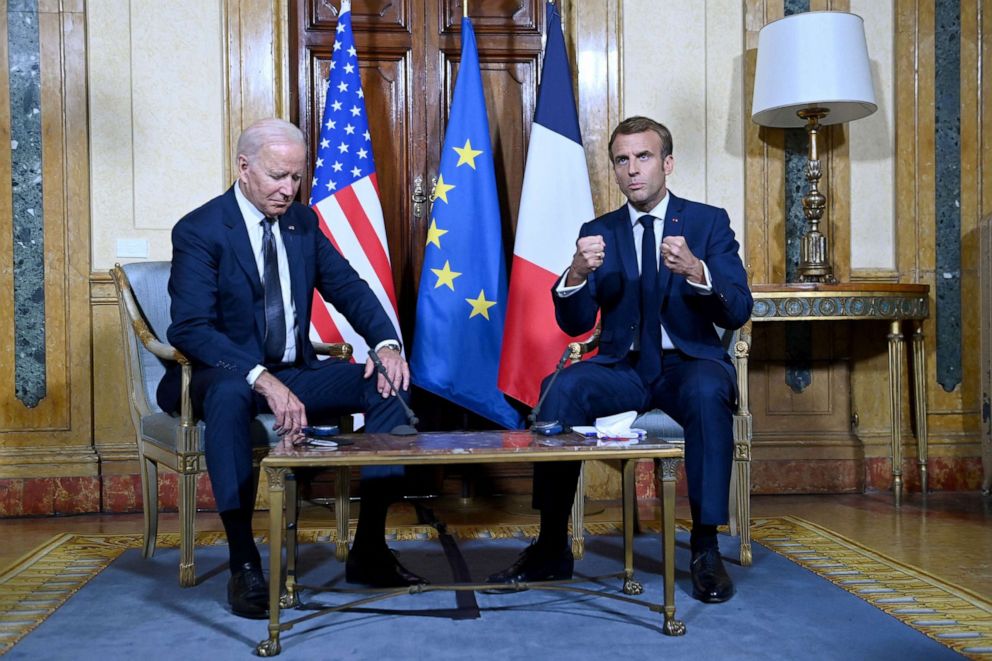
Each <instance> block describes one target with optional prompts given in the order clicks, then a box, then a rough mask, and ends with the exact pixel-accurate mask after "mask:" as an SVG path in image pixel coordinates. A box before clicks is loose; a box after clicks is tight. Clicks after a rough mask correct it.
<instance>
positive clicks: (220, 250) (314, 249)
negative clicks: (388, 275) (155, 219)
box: [159, 183, 396, 410]
mask: <svg viewBox="0 0 992 661" xmlns="http://www.w3.org/2000/svg"><path fill="white" fill-rule="evenodd" d="M235 185H237V183H235ZM279 229H280V233H281V235H282V240H283V243H284V244H285V246H286V257H287V261H288V262H289V273H290V281H291V282H290V285H291V289H292V296H293V303H294V305H295V307H296V321H297V333H296V346H297V352H298V354H299V358H300V360H301V361H302V363H303V364H305V365H311V364H313V363H314V362H315V361H316V360H317V356H316V353H315V352H314V350H313V346H312V345H311V343H310V340H309V338H308V335H309V331H310V310H311V308H310V306H311V304H312V302H313V291H314V289H316V290H317V291H318V292H320V295H321V296H323V297H324V299H325V300H327V301H328V302H329V303H331V304H332V305H333V306H334V307H335V308H336V309H337V310H338V311H339V312H341V313H342V314H343V315H344V316H345V317H346V318H347V319H348V321H349V323H351V325H352V327H353V328H354V329H355V330H356V331H357V332H358V333H359V334H361V335H362V337H364V338H365V339H366V341H368V343H369V344H370V345H372V346H375V345H376V344H378V343H379V342H381V341H383V340H387V339H396V331H395V330H394V329H393V325H392V323H391V322H390V320H389V317H388V316H386V313H385V312H384V311H383V309H382V306H381V305H380V304H379V301H378V299H377V298H376V297H375V294H374V293H373V292H372V290H371V288H370V287H369V286H368V284H367V283H366V282H365V281H364V280H362V279H361V278H360V277H359V275H358V273H356V272H355V270H354V269H353V268H352V267H351V265H350V264H349V263H348V261H347V260H346V259H345V258H344V257H342V256H341V254H340V253H338V251H337V250H336V249H335V248H334V246H333V245H332V244H331V242H330V241H329V240H328V239H327V237H325V236H324V234H323V233H322V232H321V231H320V229H319V227H318V222H317V216H316V214H314V212H313V211H312V210H311V209H310V208H309V207H306V206H304V205H302V204H299V203H294V204H293V205H292V206H291V207H290V208H289V210H288V211H287V212H286V213H285V214H283V216H282V217H281V218H280V219H279ZM169 295H170V296H171V297H172V308H171V311H172V325H171V326H169V331H168V338H169V342H170V343H171V344H172V345H173V346H175V347H176V348H177V349H179V350H180V351H182V352H183V353H184V354H185V355H186V356H187V357H189V358H190V359H191V360H192V361H193V364H194V369H196V368H198V367H199V368H202V367H219V368H222V369H226V370H230V371H232V372H235V373H237V374H238V375H240V376H242V377H246V376H247V375H248V372H249V371H251V369H252V368H253V367H255V365H258V364H261V363H263V362H264V361H265V301H264V292H263V290H262V283H261V280H260V278H259V275H258V266H257V265H256V262H255V256H254V254H253V253H252V249H251V242H250V241H249V239H248V230H247V228H246V227H245V221H244V218H243V217H242V215H241V210H240V208H239V207H238V202H237V198H236V197H235V195H234V188H233V187H231V188H230V189H228V191H227V192H226V193H224V194H223V195H221V196H219V197H216V198H214V199H213V200H210V201H209V202H207V203H206V204H204V205H203V206H202V207H200V208H198V209H196V210H194V211H192V212H190V213H189V214H187V215H186V216H184V217H183V218H182V219H181V220H180V221H179V222H178V223H177V224H176V226H175V227H174V228H173V230H172V272H171V275H170V277H169ZM177 367H178V366H177ZM174 372H176V373H177V372H178V369H176V370H174ZM170 377H172V378H170ZM177 377H178V374H167V375H166V378H165V379H163V383H162V384H161V385H160V387H159V400H160V404H162V403H163V395H166V397H165V400H166V402H167V403H171V402H172V401H173V400H172V397H171V396H175V397H176V398H178V378H177ZM167 382H170V383H167ZM163 408H164V409H166V410H174V409H175V407H166V406H163Z"/></svg>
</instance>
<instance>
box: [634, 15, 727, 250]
mask: <svg viewBox="0 0 992 661" xmlns="http://www.w3.org/2000/svg"><path fill="white" fill-rule="evenodd" d="M623 18H624V28H623V39H624V42H623V110H624V115H626V116H628V117H629V116H631V115H647V116H649V117H652V118H654V119H657V120H658V121H660V122H662V123H664V124H665V125H666V126H668V128H669V129H670V130H671V131H672V136H673V142H674V146H675V172H674V174H673V176H672V177H671V179H670V182H669V183H670V187H671V189H672V191H673V192H675V193H676V194H677V195H680V196H681V197H687V198H690V199H694V200H699V201H702V202H707V203H709V204H714V205H716V206H720V207H724V208H725V209H727V211H728V213H729V214H730V218H731V223H732V224H733V228H734V231H735V232H736V233H737V235H738V237H739V238H740V237H741V236H742V233H743V227H744V160H743V137H742V121H743V120H742V118H743V111H742V102H743V95H742V91H741V89H742V84H741V80H742V75H743V73H742V68H743V66H742V59H743V55H742V53H743V45H744V27H743V20H744V12H743V7H742V4H741V3H740V2H739V0H706V1H702V2H701V1H700V0H625V1H624V3H623ZM742 243H743V242H742Z"/></svg>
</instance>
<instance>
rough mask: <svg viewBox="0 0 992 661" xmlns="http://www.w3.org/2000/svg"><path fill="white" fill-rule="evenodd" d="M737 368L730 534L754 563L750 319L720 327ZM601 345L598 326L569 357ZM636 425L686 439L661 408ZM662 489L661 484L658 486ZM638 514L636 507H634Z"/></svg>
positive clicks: (577, 532) (580, 493) (580, 496)
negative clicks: (733, 326) (733, 328)
mask: <svg viewBox="0 0 992 661" xmlns="http://www.w3.org/2000/svg"><path fill="white" fill-rule="evenodd" d="M717 330H718V331H719V332H720V334H721V337H722V339H723V343H724V347H726V349H727V351H728V353H730V357H731V359H732V360H733V362H734V367H735V368H736V369H737V390H738V398H737V410H736V411H735V412H734V466H733V472H732V473H731V479H730V534H731V535H733V536H737V535H738V534H739V535H740V562H741V564H742V565H744V566H750V565H751V529H750V520H751V435H752V431H751V411H750V408H749V403H748V386H747V370H748V355H749V354H750V351H751V322H750V321H749V322H748V323H747V324H745V326H744V327H743V328H741V329H740V330H738V331H726V330H723V329H717ZM598 345H599V326H597V327H596V330H595V331H594V332H593V334H592V335H591V336H590V337H589V338H588V339H587V340H585V341H584V342H572V343H571V344H570V345H569V348H570V353H569V360H571V361H572V362H574V361H577V360H581V359H582V356H584V355H586V354H587V353H589V352H591V351H592V350H593V349H595V348H596V347H597V346H598ZM633 426H634V427H635V428H638V429H644V430H646V431H647V432H648V436H649V437H651V438H660V439H662V440H667V441H672V442H684V440H685V438H684V433H683V431H682V427H681V426H679V424H678V423H677V422H675V421H674V420H673V419H672V418H671V417H670V416H669V415H668V414H666V413H665V412H663V411H661V410H660V409H653V410H651V411H645V412H644V413H641V414H640V415H639V416H638V417H637V419H636V420H635V421H634V424H633ZM658 488H659V489H660V485H659V486H658ZM584 493H585V470H584V469H583V471H582V472H580V473H579V484H578V488H577V489H576V494H575V501H574V504H573V505H572V551H573V553H574V554H575V555H576V556H579V557H581V556H582V554H583V552H584V550H585V540H584V531H583V526H582V523H583V519H584V516H585V502H584V501H585V498H584ZM635 516H636V508H635Z"/></svg>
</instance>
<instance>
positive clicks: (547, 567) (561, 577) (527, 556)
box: [486, 543, 575, 584]
mask: <svg viewBox="0 0 992 661" xmlns="http://www.w3.org/2000/svg"><path fill="white" fill-rule="evenodd" d="M574 568H575V558H574V557H573V556H572V550H571V549H570V548H568V546H565V548H563V549H562V550H561V551H560V552H558V553H549V552H547V551H545V550H544V549H543V548H541V547H540V546H539V545H537V544H536V543H535V544H531V545H530V546H528V547H527V548H526V549H524V551H523V553H521V554H520V557H519V558H517V561H516V562H514V563H513V564H512V565H510V566H509V567H507V568H506V569H504V570H503V571H499V572H496V573H495V574H493V575H492V576H490V577H489V578H488V579H486V582H487V583H504V584H513V583H529V582H531V581H565V580H568V579H570V578H572V570H573V569H574Z"/></svg>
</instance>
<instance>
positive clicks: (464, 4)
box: [462, 0, 468, 18]
mask: <svg viewBox="0 0 992 661" xmlns="http://www.w3.org/2000/svg"><path fill="white" fill-rule="evenodd" d="M462 18H468V0H462Z"/></svg>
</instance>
